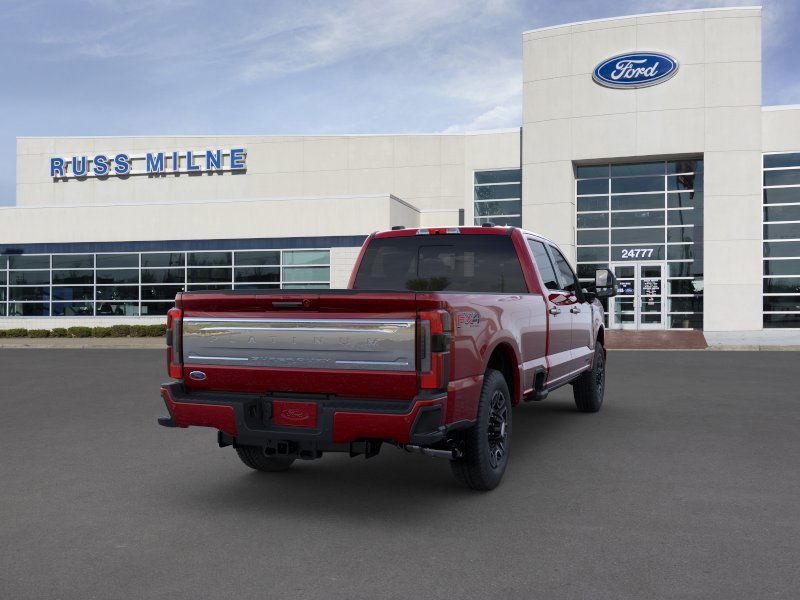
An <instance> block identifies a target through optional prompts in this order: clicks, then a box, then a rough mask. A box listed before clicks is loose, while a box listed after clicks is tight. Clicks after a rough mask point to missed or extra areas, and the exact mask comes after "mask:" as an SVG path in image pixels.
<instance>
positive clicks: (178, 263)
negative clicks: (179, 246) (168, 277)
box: [141, 252, 186, 268]
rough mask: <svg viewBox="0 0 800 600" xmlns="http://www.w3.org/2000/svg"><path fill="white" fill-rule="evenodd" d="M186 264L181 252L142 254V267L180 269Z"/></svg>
mask: <svg viewBox="0 0 800 600" xmlns="http://www.w3.org/2000/svg"><path fill="white" fill-rule="evenodd" d="M185 264H186V257H185V256H184V254H183V252H158V253H145V254H142V258H141V265H142V267H143V268H144V267H152V268H154V267H182V266H184V265H185Z"/></svg>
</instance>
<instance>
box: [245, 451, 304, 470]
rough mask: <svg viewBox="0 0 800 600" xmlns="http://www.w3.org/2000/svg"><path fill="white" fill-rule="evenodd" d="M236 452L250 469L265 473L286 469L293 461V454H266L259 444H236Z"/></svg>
mask: <svg viewBox="0 0 800 600" xmlns="http://www.w3.org/2000/svg"><path fill="white" fill-rule="evenodd" d="M236 454H238V455H239V458H240V459H241V460H242V462H243V463H244V464H246V465H247V466H248V467H250V468H251V469H255V470H256V471H264V472H265V473H275V472H278V471H286V470H287V469H288V468H289V467H291V466H292V463H293V462H294V457H293V456H267V455H266V454H264V449H263V448H261V447H260V446H236Z"/></svg>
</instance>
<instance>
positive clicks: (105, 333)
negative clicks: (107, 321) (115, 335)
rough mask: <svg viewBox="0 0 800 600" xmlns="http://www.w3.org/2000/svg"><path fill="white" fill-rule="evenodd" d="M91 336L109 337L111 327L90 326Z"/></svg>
mask: <svg viewBox="0 0 800 600" xmlns="http://www.w3.org/2000/svg"><path fill="white" fill-rule="evenodd" d="M92 337H96V338H107V337H111V327H92Z"/></svg>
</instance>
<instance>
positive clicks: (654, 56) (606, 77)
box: [592, 52, 678, 88]
mask: <svg viewBox="0 0 800 600" xmlns="http://www.w3.org/2000/svg"><path fill="white" fill-rule="evenodd" d="M677 72H678V61H677V60H675V59H674V58H672V57H671V56H669V55H667V54H661V53H660V52H629V53H627V54H619V55H617V56H612V57H611V58H609V59H607V60H605V61H603V62H601V63H600V64H599V65H597V66H596V67H595V68H594V73H592V79H594V80H595V82H597V83H599V84H600V85H602V86H605V87H610V88H641V87H647V86H650V85H656V84H657V83H661V82H662V81H666V80H667V79H669V78H670V77H672V76H673V75H675V73H677Z"/></svg>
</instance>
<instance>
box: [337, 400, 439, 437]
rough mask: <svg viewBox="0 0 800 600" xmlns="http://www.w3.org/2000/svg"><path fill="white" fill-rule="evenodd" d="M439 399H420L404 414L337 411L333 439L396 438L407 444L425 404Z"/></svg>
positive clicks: (433, 404)
mask: <svg viewBox="0 0 800 600" xmlns="http://www.w3.org/2000/svg"><path fill="white" fill-rule="evenodd" d="M438 404H440V402H439V401H438V400H429V401H420V402H416V403H415V404H414V408H413V409H412V410H411V412H409V413H406V414H402V415H391V414H369V413H358V412H352V413H351V412H337V413H336V416H335V417H334V419H333V441H334V443H337V444H341V443H345V442H352V441H355V440H359V439H364V438H372V439H376V438H377V439H388V440H394V441H396V442H398V443H400V444H407V443H408V439H409V434H410V432H411V426H412V425H413V424H414V419H416V418H417V413H418V412H419V409H420V408H422V407H423V406H436V405H438Z"/></svg>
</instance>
